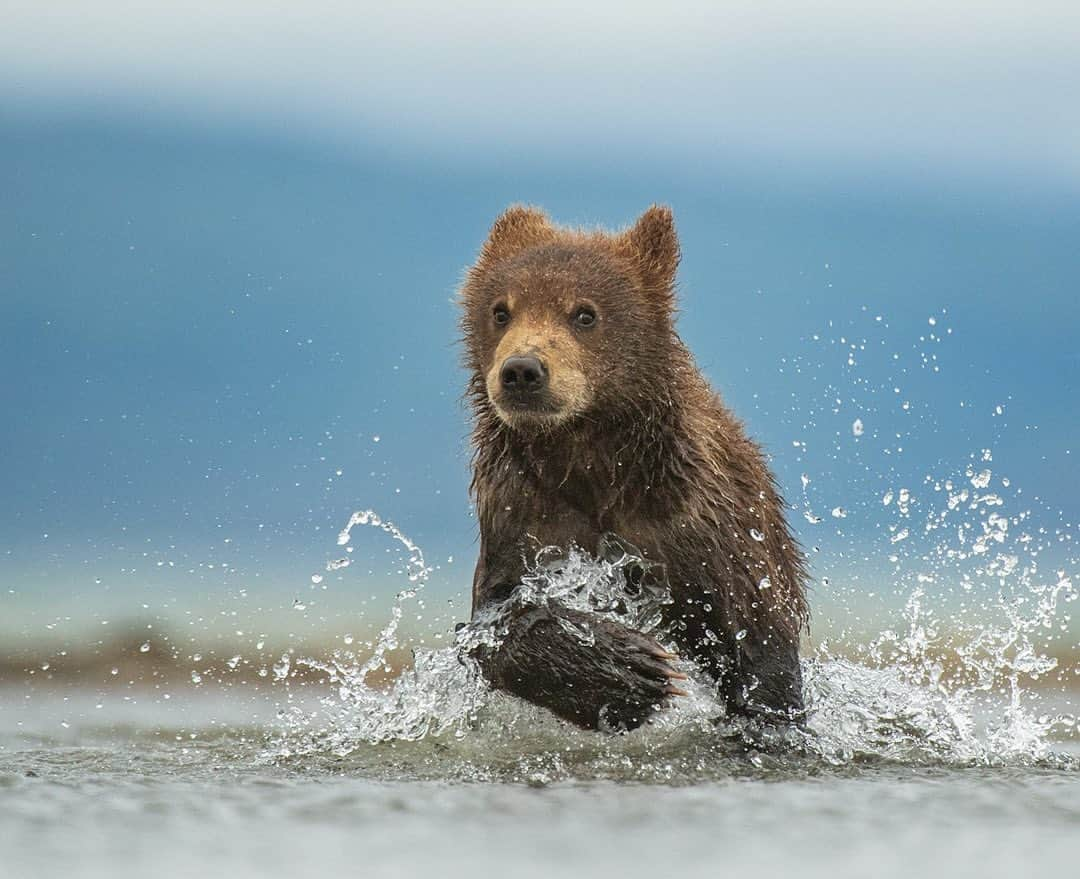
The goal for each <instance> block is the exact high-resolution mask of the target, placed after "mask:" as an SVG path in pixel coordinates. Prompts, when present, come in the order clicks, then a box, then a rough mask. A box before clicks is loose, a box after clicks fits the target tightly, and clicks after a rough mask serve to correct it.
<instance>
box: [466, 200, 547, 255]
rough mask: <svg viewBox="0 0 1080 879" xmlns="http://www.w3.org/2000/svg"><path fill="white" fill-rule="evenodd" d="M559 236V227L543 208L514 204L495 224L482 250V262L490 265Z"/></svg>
mask: <svg viewBox="0 0 1080 879" xmlns="http://www.w3.org/2000/svg"><path fill="white" fill-rule="evenodd" d="M554 237H555V229H554V227H553V226H552V225H551V222H550V221H549V220H548V218H547V214H545V213H544V212H543V211H542V210H540V208H534V207H530V206H528V205H517V204H516V205H512V206H511V207H509V208H507V209H506V210H505V211H503V212H502V214H500V215H499V218H498V219H497V220H496V221H495V223H494V225H493V226H492V227H491V232H490V233H489V234H488V237H487V241H485V242H484V247H483V249H482V250H481V251H480V262H481V263H486V264H488V265H490V264H492V263H496V262H499V261H500V260H503V259H506V258H507V257H508V256H513V255H514V254H515V253H517V252H518V251H521V250H524V249H525V248H526V247H533V246H535V245H537V244H544V243H546V242H548V241H551V240H552V239H553V238H554Z"/></svg>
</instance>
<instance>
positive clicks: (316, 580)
mask: <svg viewBox="0 0 1080 879" xmlns="http://www.w3.org/2000/svg"><path fill="white" fill-rule="evenodd" d="M311 582H312V583H314V584H315V585H316V586H317V585H319V584H320V583H321V582H322V574H312V575H311Z"/></svg>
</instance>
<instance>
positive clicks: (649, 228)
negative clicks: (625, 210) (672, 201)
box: [621, 204, 679, 301]
mask: <svg viewBox="0 0 1080 879" xmlns="http://www.w3.org/2000/svg"><path fill="white" fill-rule="evenodd" d="M621 242H622V245H623V247H624V249H625V250H626V252H627V253H628V255H629V256H630V258H631V259H632V260H633V261H634V263H635V264H636V265H637V268H638V271H639V272H640V274H641V278H642V280H643V281H644V282H645V285H646V287H648V288H649V289H651V290H653V291H655V292H657V293H658V294H660V295H662V296H664V297H665V298H666V299H667V300H669V301H670V298H671V295H672V285H673V284H674V283H675V271H676V269H678V267H679V236H678V234H676V232H675V218H674V217H673V216H672V213H671V208H669V207H666V206H663V205H655V204H654V205H653V206H652V207H650V208H649V209H648V210H647V211H645V213H643V214H642V215H641V216H640V217H639V218H638V221H637V222H636V223H635V224H634V225H633V226H631V227H630V228H629V229H627V230H626V231H625V232H624V233H623V234H622V236H621Z"/></svg>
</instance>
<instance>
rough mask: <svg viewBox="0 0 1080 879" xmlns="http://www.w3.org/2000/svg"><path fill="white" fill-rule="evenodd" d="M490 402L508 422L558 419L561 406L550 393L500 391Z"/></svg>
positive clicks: (560, 418) (561, 411)
mask: <svg viewBox="0 0 1080 879" xmlns="http://www.w3.org/2000/svg"><path fill="white" fill-rule="evenodd" d="M492 402H493V403H494V404H495V409H496V411H497V412H498V413H499V415H501V416H503V420H504V421H507V422H508V423H511V424H514V423H520V422H525V421H533V420H535V421H544V422H551V421H560V420H562V417H563V414H564V412H563V407H562V405H560V403H559V401H558V400H556V399H554V398H553V397H552V396H551V395H550V394H522V393H514V392H507V391H502V392H501V393H499V394H498V395H497V396H496V397H495V398H494V399H492Z"/></svg>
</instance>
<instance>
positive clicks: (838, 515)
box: [832, 507, 847, 519]
mask: <svg viewBox="0 0 1080 879" xmlns="http://www.w3.org/2000/svg"><path fill="white" fill-rule="evenodd" d="M832 517H833V518H834V519H846V518H847V510H845V509H844V508H843V507H833V508H832Z"/></svg>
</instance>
